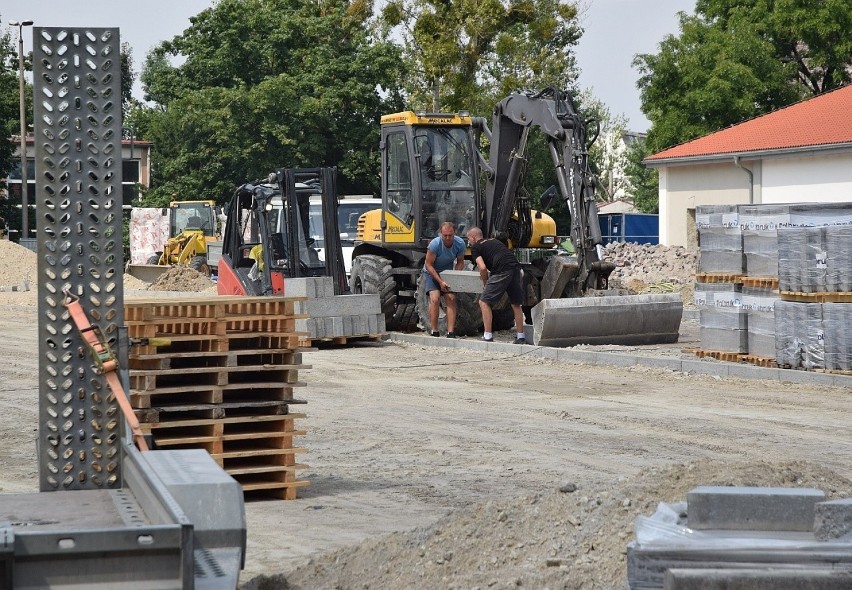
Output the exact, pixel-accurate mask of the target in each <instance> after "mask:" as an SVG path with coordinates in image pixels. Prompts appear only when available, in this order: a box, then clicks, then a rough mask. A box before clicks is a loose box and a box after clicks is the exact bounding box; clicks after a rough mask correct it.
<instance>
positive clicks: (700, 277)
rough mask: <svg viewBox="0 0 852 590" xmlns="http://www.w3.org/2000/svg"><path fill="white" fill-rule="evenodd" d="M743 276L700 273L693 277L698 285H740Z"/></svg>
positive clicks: (725, 273)
mask: <svg viewBox="0 0 852 590" xmlns="http://www.w3.org/2000/svg"><path fill="white" fill-rule="evenodd" d="M742 279H743V275H741V274H736V273H729V272H700V273H698V274H696V275H695V281H696V282H698V283H741V282H742Z"/></svg>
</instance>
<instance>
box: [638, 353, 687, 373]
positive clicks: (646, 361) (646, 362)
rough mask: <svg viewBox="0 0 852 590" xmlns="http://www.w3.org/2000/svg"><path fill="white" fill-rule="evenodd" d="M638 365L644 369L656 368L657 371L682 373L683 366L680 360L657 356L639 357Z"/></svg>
mask: <svg viewBox="0 0 852 590" xmlns="http://www.w3.org/2000/svg"><path fill="white" fill-rule="evenodd" d="M637 358H638V361H637V362H636V364H637V365H642V366H643V367H654V368H656V369H669V370H670V371H682V370H683V364H682V362H681V360H680V359H677V358H668V357H656V356H641V357H637Z"/></svg>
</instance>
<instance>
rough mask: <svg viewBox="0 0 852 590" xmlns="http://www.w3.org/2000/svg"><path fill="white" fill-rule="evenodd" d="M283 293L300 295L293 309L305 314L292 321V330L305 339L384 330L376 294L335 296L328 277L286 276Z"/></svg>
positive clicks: (375, 334) (373, 333)
mask: <svg viewBox="0 0 852 590" xmlns="http://www.w3.org/2000/svg"><path fill="white" fill-rule="evenodd" d="M284 294H285V296H286V297H295V298H300V299H301V298H304V299H301V300H299V301H296V302H295V305H296V308H295V309H296V313H297V314H300V315H306V316H308V317H306V318H302V319H298V320H296V331H297V332H303V333H305V334H306V336H305V339H307V340H335V339H348V338H363V337H369V338H376V337H379V336H381V335H383V334H384V333H385V332H386V327H385V315H384V314H383V313H382V306H381V302H380V301H379V296H378V295H376V294H370V295H335V294H334V282H333V280H332V278H331V277H301V278H290V279H287V280H286V282H285V286H284Z"/></svg>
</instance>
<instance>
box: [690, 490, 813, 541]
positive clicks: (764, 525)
mask: <svg viewBox="0 0 852 590" xmlns="http://www.w3.org/2000/svg"><path fill="white" fill-rule="evenodd" d="M824 499H825V494H824V493H823V492H822V491H820V490H816V489H813V488H771V487H766V488H764V487H732V486H699V487H697V488H695V489H693V490H692V491H690V492H689V493H688V494H687V497H686V503H687V524H688V526H689V527H690V528H692V529H698V530H701V529H716V530H737V531H746V530H748V531H811V530H813V526H814V510H815V506H816V504H817V502H821V501H823V500H824Z"/></svg>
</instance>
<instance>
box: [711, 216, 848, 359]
mask: <svg viewBox="0 0 852 590" xmlns="http://www.w3.org/2000/svg"><path fill="white" fill-rule="evenodd" d="M696 222H697V225H698V231H699V244H700V246H701V250H700V262H699V273H698V275H697V280H698V283H697V284H696V285H695V302H696V304H697V305H698V306H699V309H700V310H701V328H702V332H701V350H700V351H699V352H700V353H701V354H712V355H713V356H715V357H716V358H720V359H722V360H746V361H748V362H752V363H755V364H759V365H763V366H774V365H775V364H777V365H780V366H782V367H792V368H805V369H828V370H836V371H848V370H852V334H849V333H848V330H845V329H844V328H843V327H844V326H848V325H849V321H850V319H852V204H850V203H818V204H778V205H739V206H734V205H717V206H701V207H698V208H697V210H696ZM735 226H736V228H738V229H734V227H735ZM738 239H739V250H737V244H738V241H737V240H738ZM708 283H711V284H716V285H717V286H715V287H711V286H709V285H708ZM718 285H722V286H718ZM732 285H738V286H739V288H738V287H736V286H732ZM726 293H727V294H726ZM818 294H821V295H818ZM782 300H783V301H784V302H791V303H797V304H798V305H787V304H786V303H785V304H784V305H781V306H780V308H779V307H777V306H778V304H779V303H781V302H782ZM813 304H820V305H819V306H817V307H814V305H813ZM828 304H831V306H830V308H827V307H826V305H828ZM732 305H733V308H732V307H731V306H732ZM826 314H828V315H830V316H831V320H826V319H825V317H824V316H825V315H826ZM743 331H745V334H746V336H745V341H743V339H742V335H743V334H742V332H743ZM737 353H738V354H741V356H739V357H737V356H735V354H737Z"/></svg>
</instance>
